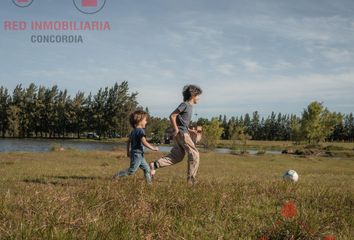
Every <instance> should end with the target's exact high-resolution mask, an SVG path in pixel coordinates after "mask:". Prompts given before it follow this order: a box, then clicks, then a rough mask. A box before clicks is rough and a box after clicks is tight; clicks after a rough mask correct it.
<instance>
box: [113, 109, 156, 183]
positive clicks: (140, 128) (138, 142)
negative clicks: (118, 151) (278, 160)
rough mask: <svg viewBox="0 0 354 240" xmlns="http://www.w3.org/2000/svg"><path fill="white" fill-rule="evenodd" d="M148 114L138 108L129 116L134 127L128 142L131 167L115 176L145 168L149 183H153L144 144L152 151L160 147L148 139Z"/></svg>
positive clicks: (130, 173)
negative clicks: (146, 130) (146, 132)
mask: <svg viewBox="0 0 354 240" xmlns="http://www.w3.org/2000/svg"><path fill="white" fill-rule="evenodd" d="M147 118H148V114H147V112H145V111H142V110H137V111H135V112H133V113H132V114H131V115H130V117H129V122H130V124H131V126H132V127H133V128H134V129H133V130H132V131H131V133H130V136H129V140H128V142H127V156H128V157H130V167H129V168H127V169H125V170H122V171H120V172H118V173H116V174H115V175H114V176H113V178H120V177H125V176H128V175H132V174H134V173H135V172H136V171H137V170H138V168H141V169H143V170H144V176H145V180H146V182H147V183H151V173H150V167H149V165H148V163H147V162H146V160H145V158H144V146H145V147H147V148H149V149H151V150H152V151H158V150H159V149H158V148H157V147H155V146H152V145H151V144H150V143H148V142H147V141H146V136H145V131H144V128H145V126H146V124H147Z"/></svg>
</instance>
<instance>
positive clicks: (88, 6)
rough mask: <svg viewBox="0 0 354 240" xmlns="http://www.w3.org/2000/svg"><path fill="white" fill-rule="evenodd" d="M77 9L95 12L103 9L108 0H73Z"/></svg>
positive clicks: (86, 12)
mask: <svg viewBox="0 0 354 240" xmlns="http://www.w3.org/2000/svg"><path fill="white" fill-rule="evenodd" d="M73 3H74V5H75V7H76V9H77V10H79V11H80V12H82V13H85V14H94V13H97V12H99V11H101V10H102V9H103V7H104V6H105V4H106V0H73Z"/></svg>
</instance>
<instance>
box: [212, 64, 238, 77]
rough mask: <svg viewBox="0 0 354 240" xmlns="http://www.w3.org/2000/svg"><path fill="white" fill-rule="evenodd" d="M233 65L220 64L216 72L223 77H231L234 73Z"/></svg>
mask: <svg viewBox="0 0 354 240" xmlns="http://www.w3.org/2000/svg"><path fill="white" fill-rule="evenodd" d="M234 69H235V67H234V65H232V64H229V63H224V64H220V65H219V66H217V68H216V70H217V71H218V72H220V73H222V74H224V75H232V74H233V73H234Z"/></svg>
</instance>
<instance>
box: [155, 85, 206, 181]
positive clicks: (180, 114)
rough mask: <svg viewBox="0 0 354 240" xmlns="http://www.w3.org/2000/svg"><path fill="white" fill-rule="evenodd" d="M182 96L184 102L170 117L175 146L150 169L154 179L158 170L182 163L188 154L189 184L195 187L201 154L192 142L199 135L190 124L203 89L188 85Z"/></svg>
mask: <svg viewBox="0 0 354 240" xmlns="http://www.w3.org/2000/svg"><path fill="white" fill-rule="evenodd" d="M182 94H183V102H182V103H181V104H180V105H179V106H178V107H177V108H176V110H174V111H173V112H172V113H171V115H170V121H171V124H172V127H173V130H174V133H173V141H174V146H173V148H172V150H171V152H170V153H169V154H168V155H167V156H164V157H162V158H160V159H158V160H155V161H153V162H151V163H150V169H151V176H152V177H153V176H154V175H155V173H156V169H158V168H163V167H167V166H171V165H173V164H176V163H179V162H181V161H182V160H183V158H184V155H185V154H186V153H187V156H188V169H187V183H188V184H189V185H193V184H194V183H195V178H196V175H197V171H198V167H199V152H198V149H197V148H196V146H195V143H194V141H193V140H192V139H195V137H194V136H196V135H197V130H194V129H190V128H189V124H190V122H191V118H192V112H193V105H194V104H197V103H198V101H199V96H200V95H201V94H202V89H201V88H200V87H198V86H196V85H186V86H184V88H183V91H182ZM191 135H192V136H193V138H192V136H191Z"/></svg>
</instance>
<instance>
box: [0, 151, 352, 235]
mask: <svg viewBox="0 0 354 240" xmlns="http://www.w3.org/2000/svg"><path fill="white" fill-rule="evenodd" d="M160 155H161V153H149V154H146V158H147V160H148V161H150V160H152V159H155V158H156V157H158V156H160ZM128 164H129V161H128V159H127V158H126V157H125V156H124V153H123V152H79V151H63V152H49V153H2V154H0V239H325V238H326V237H327V239H331V238H330V236H334V237H335V239H354V232H353V226H354V220H353V216H354V210H353V209H354V184H353V183H354V158H351V157H347V158H328V157H327V158H324V157H296V156H290V155H261V156H247V155H246V156H235V155H231V154H217V153H202V155H201V165H200V169H199V174H198V180H199V181H198V183H197V184H196V185H195V186H193V187H189V186H187V185H186V181H185V180H186V179H185V178H186V165H187V163H186V161H184V162H182V163H180V164H178V165H176V166H172V167H169V168H165V169H159V170H158V172H157V177H156V181H155V182H154V184H153V185H151V186H150V185H147V184H145V183H144V180H143V174H142V171H141V170H139V172H138V173H137V174H136V175H135V176H130V177H127V178H124V179H120V180H118V181H112V180H111V176H112V175H113V174H114V173H115V172H116V171H117V170H120V169H122V168H125V167H127V166H128ZM287 169H295V170H296V171H297V172H298V173H299V175H300V180H299V182H297V183H286V182H283V181H282V179H281V176H282V174H283V172H284V171H285V170H287ZM284 203H293V204H294V205H293V206H295V207H296V212H295V215H294V216H292V217H289V215H284V211H282V210H284V207H283V206H284ZM281 213H283V215H282V214H281ZM332 239H333V238H332Z"/></svg>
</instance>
